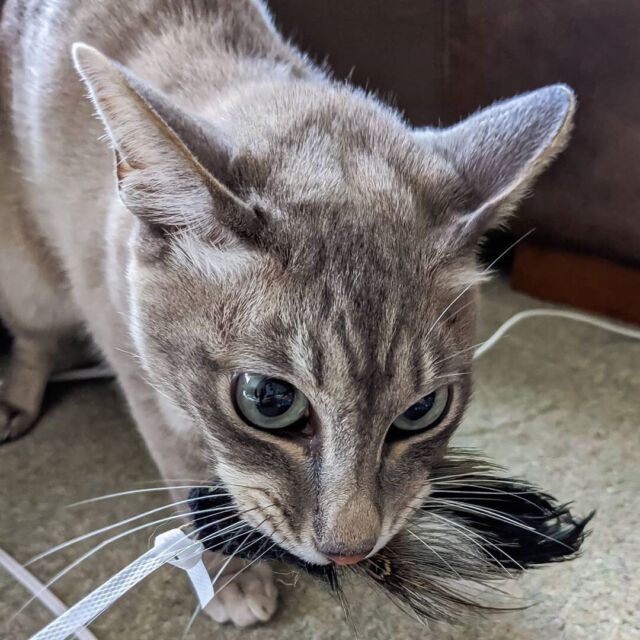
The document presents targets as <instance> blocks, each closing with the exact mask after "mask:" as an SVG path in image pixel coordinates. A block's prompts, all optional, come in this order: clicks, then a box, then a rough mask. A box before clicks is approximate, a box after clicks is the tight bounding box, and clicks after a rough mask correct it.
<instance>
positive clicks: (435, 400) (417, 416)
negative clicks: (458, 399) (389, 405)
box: [389, 385, 451, 437]
mask: <svg viewBox="0 0 640 640" xmlns="http://www.w3.org/2000/svg"><path fill="white" fill-rule="evenodd" d="M450 395H451V391H450V389H449V387H448V386H446V385H445V386H443V387H439V388H438V389H436V390H435V391H432V392H431V393H429V394H428V395H426V396H423V397H422V398H420V400H418V402H416V403H415V404H412V405H411V406H410V407H409V408H408V409H407V410H406V411H405V412H404V413H403V414H402V415H400V416H398V417H397V418H396V419H395V420H394V421H393V425H392V426H391V429H390V430H389V435H390V436H391V437H393V436H394V435H395V436H396V437H398V436H402V435H404V436H408V435H411V434H414V433H418V432H421V431H426V430H428V429H432V428H433V427H435V426H436V425H437V424H438V423H439V422H440V421H441V420H442V418H444V416H445V414H446V412H447V409H448V408H449V397H450Z"/></svg>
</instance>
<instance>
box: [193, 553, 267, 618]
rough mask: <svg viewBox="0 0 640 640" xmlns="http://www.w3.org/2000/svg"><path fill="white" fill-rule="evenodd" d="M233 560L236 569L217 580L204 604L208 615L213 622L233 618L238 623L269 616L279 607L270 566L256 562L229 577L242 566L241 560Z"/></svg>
mask: <svg viewBox="0 0 640 640" xmlns="http://www.w3.org/2000/svg"><path fill="white" fill-rule="evenodd" d="M232 564H233V565H234V569H235V570H234V571H233V572H225V574H224V575H222V576H221V577H220V578H219V579H218V580H217V585H216V586H217V589H216V594H215V597H214V598H213V600H212V601H211V602H210V603H209V604H208V605H207V606H206V608H205V612H206V613H207V615H208V616H209V617H211V618H213V619H214V620H215V621H216V622H221V623H222V622H232V623H233V624H235V625H236V626H238V627H248V626H249V625H252V624H257V623H259V622H266V621H267V620H269V619H271V617H272V616H273V614H274V613H275V612H276V609H277V608H278V589H277V587H276V584H275V581H274V579H273V572H272V571H271V567H269V565H267V564H264V563H261V564H257V563H256V564H254V565H251V566H250V567H249V568H247V569H245V570H244V571H242V573H239V574H238V575H237V576H236V577H235V578H233V579H232V576H233V575H234V574H235V573H237V572H238V571H240V570H241V569H242V564H239V563H236V562H235V561H234V562H233V563H232ZM229 580H230V582H228V581H229ZM227 582H228V584H227Z"/></svg>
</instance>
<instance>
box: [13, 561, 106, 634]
mask: <svg viewBox="0 0 640 640" xmlns="http://www.w3.org/2000/svg"><path fill="white" fill-rule="evenodd" d="M0 565H2V566H3V567H4V568H5V569H6V570H7V572H8V573H9V574H11V575H12V576H13V577H14V578H15V579H16V581H17V582H19V583H20V584H21V585H22V586H23V587H24V588H25V589H26V590H27V591H29V592H30V593H32V594H33V595H34V596H37V598H38V600H40V602H41V603H42V604H43V605H44V606H45V607H46V608H47V609H49V611H51V613H53V615H54V616H56V617H58V616H61V615H62V614H63V613H65V611H67V607H66V606H65V605H64V604H63V603H62V601H61V600H60V599H59V598H58V597H57V596H56V595H55V594H54V593H53V592H52V591H50V590H49V589H47V588H46V587H45V586H44V585H43V584H42V582H40V580H38V578H36V577H35V576H34V575H33V574H32V573H30V572H29V571H27V570H26V569H25V568H24V567H23V566H22V565H21V564H20V563H19V562H18V561H17V560H16V559H15V558H13V557H12V556H10V555H9V554H8V553H7V552H6V551H3V550H2V549H0ZM74 635H75V637H76V638H78V640H96V637H95V636H94V635H93V633H91V631H89V630H88V629H84V628H81V629H77V630H76V631H75V633H74Z"/></svg>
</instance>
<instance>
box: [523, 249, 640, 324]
mask: <svg viewBox="0 0 640 640" xmlns="http://www.w3.org/2000/svg"><path fill="white" fill-rule="evenodd" d="M511 286H512V287H513V288H514V289H516V290H518V291H522V292H523V293H527V294H529V295H531V296H534V297H536V298H540V299H541V300H546V301H548V302H556V303H559V304H564V305H569V306H572V307H578V308H580V309H585V310H587V311H592V312H594V313H600V314H603V315H607V316H610V317H612V318H617V319H619V320H624V321H626V322H632V323H636V324H640V269H634V268H631V267H625V266H622V265H619V264H616V263H614V262H610V261H608V260H604V259H602V258H595V257H592V256H586V255H580V254H576V253H569V252H565V251H558V250H554V249H545V248H541V247H537V246H535V245H526V244H523V245H521V246H520V247H518V250H517V251H516V256H515V260H514V263H513V270H512V273H511Z"/></svg>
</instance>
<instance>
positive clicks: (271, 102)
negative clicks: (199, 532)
mask: <svg viewBox="0 0 640 640" xmlns="http://www.w3.org/2000/svg"><path fill="white" fill-rule="evenodd" d="M75 60H76V65H77V67H78V69H79V70H80V72H81V74H82V75H83V77H84V79H85V81H86V83H87V86H88V87H89V90H90V92H91V95H92V97H93V100H94V102H95V104H96V106H97V109H98V112H99V114H100V116H101V117H102V119H103V121H104V123H105V125H106V128H107V131H108V133H109V135H110V138H111V141H112V144H113V147H114V149H115V152H116V157H117V161H118V162H117V169H116V174H117V184H118V188H119V191H120V197H121V200H122V202H123V203H124V205H125V206H126V207H127V209H128V210H129V212H131V220H136V224H135V226H136V229H135V235H134V240H133V242H132V244H131V247H130V256H129V262H128V265H127V268H128V278H129V286H130V310H129V314H130V315H129V322H130V325H131V327H132V334H133V338H134V341H135V344H136V348H137V351H138V355H139V357H140V358H141V361H142V365H143V367H144V369H145V371H146V374H147V375H148V377H149V381H150V383H151V384H153V385H154V386H155V387H156V388H157V390H158V391H159V395H158V397H159V398H160V402H161V403H163V404H164V405H165V410H166V411H167V412H175V415H178V416H182V417H183V418H184V417H186V419H184V420H182V422H183V423H184V425H186V426H184V425H183V428H193V429H194V434H197V437H195V436H194V440H193V441H194V447H198V448H199V450H198V451H194V455H197V456H201V457H207V458H208V459H210V461H211V471H212V472H213V471H215V473H216V475H217V476H219V477H220V478H221V479H222V480H223V482H224V483H225V485H226V487H227V488H228V490H229V491H230V492H231V494H232V495H233V497H234V500H235V501H236V503H237V505H238V508H239V510H240V512H241V513H243V517H244V519H245V520H246V521H247V522H249V523H250V524H252V525H253V526H255V527H257V528H259V529H260V530H261V531H263V532H267V533H269V534H270V535H271V536H272V537H273V539H274V540H275V541H277V542H279V543H280V544H281V545H282V546H283V547H285V548H287V549H289V550H290V551H292V552H293V553H295V554H297V555H299V556H300V557H302V558H304V559H305V560H307V561H309V562H315V563H326V562H328V561H329V558H330V557H337V558H338V561H339V562H342V561H351V560H356V559H357V558H358V557H360V556H364V555H366V554H369V553H371V552H372V550H377V549H378V548H380V547H381V546H382V545H384V544H385V543H386V542H387V541H388V540H389V539H390V537H391V536H393V535H394V534H395V533H396V532H397V531H398V529H399V528H400V527H401V526H402V525H403V523H404V522H405V519H406V517H407V516H408V514H409V513H410V512H411V509H412V508H413V507H415V506H416V505H418V504H420V502H421V499H422V497H423V496H424V495H425V493H426V492H428V491H429V472H430V468H431V467H432V465H433V464H434V461H435V460H437V459H438V457H439V456H441V455H442V453H443V451H444V448H445V447H446V445H447V442H448V440H449V438H450V436H451V434H452V432H453V431H454V430H455V428H456V426H457V425H458V423H459V422H460V419H461V417H462V414H463V411H464V408H465V405H466V403H467V401H468V398H469V395H470V367H471V358H472V353H473V351H472V342H473V338H474V320H475V306H476V283H477V281H478V279H479V276H481V275H482V272H480V271H479V270H478V267H477V265H476V258H475V252H476V247H477V244H478V242H479V240H480V239H481V237H482V235H483V234H484V233H485V231H487V229H489V228H490V227H492V226H495V225H497V224H499V223H500V222H501V220H503V219H504V217H505V216H506V215H507V214H508V213H509V212H510V211H511V210H512V209H513V207H514V206H515V204H516V203H517V202H518V200H519V199H520V198H521V197H522V196H523V194H524V192H525V190H526V189H527V188H528V187H529V185H530V184H531V182H532V180H533V179H534V178H535V177H536V176H537V175H538V174H539V173H540V171H541V170H542V169H543V168H544V166H545V165H546V164H547V163H548V162H549V161H550V160H551V159H552V158H553V157H554V156H555V155H556V154H557V153H558V151H560V150H561V149H562V147H563V146H564V144H565V142H566V138H567V135H568V131H569V129H570V125H571V120H572V115H573V110H574V103H575V101H574V96H573V94H572V92H571V90H570V89H568V88H567V87H566V86H562V85H555V86H551V87H547V88H544V89H540V90H537V91H533V92H531V93H528V94H524V95H521V96H519V97H516V98H514V99H512V100H508V101H505V102H501V103H497V104H496V105H494V106H492V107H490V108H488V109H486V110H484V111H480V112H479V113H477V114H475V115H473V116H471V117H470V118H469V119H467V120H464V121H463V122H461V123H460V124H458V125H456V126H454V127H451V128H447V129H422V130H414V129H411V128H410V127H408V126H407V125H406V124H405V123H404V122H403V121H402V120H401V118H400V117H399V116H398V114H397V113H395V112H393V111H391V110H389V109H387V108H385V107H382V106H381V105H380V104H379V103H378V102H376V101H375V100H374V99H372V98H370V97H367V96H365V95H364V94H362V93H361V92H358V91H356V90H353V89H351V88H348V87H345V86H342V85H335V84H333V85H332V84H329V82H318V81H317V80H313V81H298V82H290V83H277V84H276V83H273V84H269V83H265V84H264V85H261V86H259V87H253V88H252V89H251V91H253V93H251V92H249V91H248V90H247V92H244V93H243V91H236V92H235V93H234V97H233V98H232V99H226V100H225V101H224V102H223V104H220V105H208V106H207V108H206V111H205V112H201V113H200V114H199V115H194V114H187V113H185V112H184V111H183V110H180V109H179V108H177V107H176V106H175V105H174V104H172V103H171V101H170V100H168V99H167V98H166V97H165V96H163V95H161V94H160V93H159V92H157V91H154V90H152V89H150V88H148V87H145V86H144V85H143V84H142V83H140V82H139V81H138V80H136V79H135V78H133V76H132V75H131V74H130V73H129V72H127V71H126V70H124V69H122V68H120V67H118V66H117V65H114V64H113V63H112V62H110V61H109V60H107V59H106V58H104V57H103V56H102V55H101V54H99V53H98V52H96V51H95V50H92V49H89V48H87V47H84V46H81V47H76V49H75ZM127 215H128V214H127ZM123 268H125V266H124V265H123ZM190 425H194V426H193V427H190Z"/></svg>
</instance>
